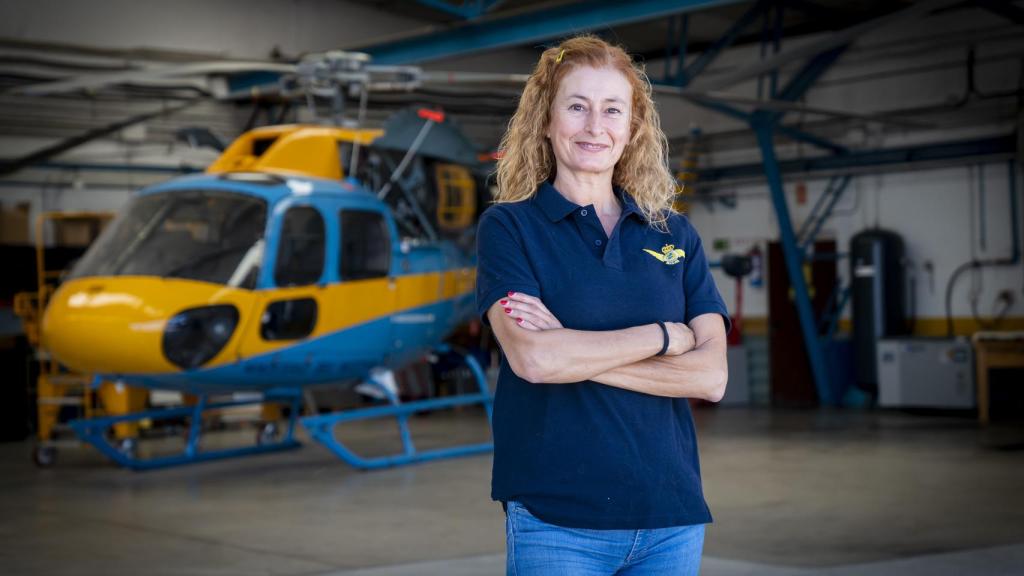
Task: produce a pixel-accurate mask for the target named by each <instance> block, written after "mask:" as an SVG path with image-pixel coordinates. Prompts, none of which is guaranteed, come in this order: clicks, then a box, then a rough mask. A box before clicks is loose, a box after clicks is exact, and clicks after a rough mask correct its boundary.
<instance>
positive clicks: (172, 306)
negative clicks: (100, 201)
mask: <svg viewBox="0 0 1024 576" xmlns="http://www.w3.org/2000/svg"><path fill="white" fill-rule="evenodd" d="M255 301H256V295H255V293H253V292H251V291H248V290H240V289H236V288H228V287H226V286H220V285H217V284H208V283H205V282H194V281H189V280H178V279H163V278H155V277H143V276H138V277H135V276H121V277H96V278H81V279H76V280H71V281H69V282H66V283H64V285H62V286H61V287H60V289H59V290H57V292H56V293H55V294H54V295H53V297H52V298H51V299H50V304H49V306H48V307H47V309H46V314H45V315H44V317H43V345H44V346H45V347H46V348H47V349H48V350H50V351H51V352H52V353H53V354H54V355H55V356H56V357H57V359H58V360H60V361H61V362H62V363H64V364H66V365H68V366H70V367H72V368H74V369H76V370H80V371H82V372H107V373H110V372H121V373H164V372H172V371H177V370H178V368H177V367H176V366H174V365H173V364H171V363H170V362H168V361H167V359H166V358H164V355H163V350H162V341H163V332H164V328H165V327H166V325H167V321H168V320H169V319H170V318H171V317H172V316H174V315H175V314H177V313H179V312H181V311H182V310H185V309H187V308H195V307H197V306H207V305H213V304H232V305H234V306H235V307H236V308H238V311H239V315H240V317H241V321H240V324H244V322H245V320H244V319H245V317H246V312H247V311H248V310H250V309H251V308H252V307H253V304H254V303H255ZM237 337H238V333H237V331H236V334H235V335H233V336H232V339H231V341H229V342H228V345H227V346H225V347H224V350H222V351H221V353H220V354H218V355H217V357H215V358H214V359H213V361H212V362H211V364H219V363H224V362H225V361H227V360H229V359H230V358H231V354H230V351H231V350H233V349H234V344H235V341H236V339H237Z"/></svg>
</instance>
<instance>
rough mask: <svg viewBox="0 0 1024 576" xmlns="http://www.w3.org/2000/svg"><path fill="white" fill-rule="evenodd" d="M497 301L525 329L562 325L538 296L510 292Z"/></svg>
mask: <svg viewBox="0 0 1024 576" xmlns="http://www.w3.org/2000/svg"><path fill="white" fill-rule="evenodd" d="M499 303H500V304H501V306H502V307H504V309H505V314H507V315H509V316H511V317H512V319H513V320H515V321H516V323H517V324H519V326H520V327H522V328H525V329H527V330H533V331H535V332H539V331H541V330H551V329H553V328H561V327H562V323H561V322H559V321H558V318H555V315H554V314H552V313H551V311H550V310H548V308H547V306H545V305H544V303H543V302H541V300H540V298H536V297H534V296H530V295H529V294H523V293H522V292H510V293H509V295H508V297H507V298H503V299H502V300H501V301H500V302H499Z"/></svg>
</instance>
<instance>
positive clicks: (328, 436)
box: [300, 344, 494, 469]
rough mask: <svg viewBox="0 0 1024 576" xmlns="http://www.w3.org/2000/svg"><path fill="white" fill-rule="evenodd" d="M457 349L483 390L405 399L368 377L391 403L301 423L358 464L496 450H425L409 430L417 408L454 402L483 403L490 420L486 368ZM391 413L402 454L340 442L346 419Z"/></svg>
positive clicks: (465, 447) (378, 464) (393, 463)
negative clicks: (363, 452) (372, 452)
mask: <svg viewBox="0 0 1024 576" xmlns="http://www.w3.org/2000/svg"><path fill="white" fill-rule="evenodd" d="M435 350H437V351H438V352H442V353H443V352H448V351H450V350H451V348H450V347H449V346H448V345H446V344H445V345H441V346H438V347H436V348H435ZM457 353H458V354H459V355H460V356H461V357H462V359H463V360H464V361H465V363H466V365H467V366H468V367H469V369H470V372H472V374H473V379H474V380H476V383H477V386H478V387H479V389H480V393H478V394H460V395H457V396H448V397H444V398H431V399H429V400H417V401H414V402H405V403H403V402H401V400H399V398H398V395H397V394H396V393H395V392H394V390H392V389H391V388H389V387H387V386H385V385H383V384H382V383H380V382H378V381H376V380H374V379H372V378H369V379H367V380H366V382H367V383H368V384H371V385H373V386H375V387H376V388H379V389H380V390H381V391H383V392H384V394H385V396H386V397H387V400H388V403H389V404H390V405H389V406H375V407H372V408H360V409H358V410H347V411H343V412H335V413H332V414H320V415H316V416H306V417H304V418H301V419H300V422H302V426H303V427H304V428H305V429H306V431H307V432H309V434H310V436H312V437H313V439H314V440H316V441H317V442H319V443H321V444H323V445H324V446H325V447H327V449H329V450H330V451H331V452H333V453H334V454H335V455H336V456H338V457H339V458H341V459H342V460H344V461H345V462H346V463H348V464H349V465H350V466H353V467H355V468H362V469H376V468H387V467H390V466H402V465H405V464H414V463H417V462H426V461H429V460H439V459H442V458H454V457H457V456H469V455H472V454H480V453H484V452H491V451H493V450H494V444H493V443H492V442H485V443H481V444H463V445H459V446H450V447H445V448H436V449H431V450H422V451H421V450H417V449H416V446H415V445H414V444H413V441H412V434H411V433H410V432H409V416H410V415H412V414H414V413H417V412H429V411H433V410H439V409H442V408H451V407H454V406H468V405H473V404H483V405H484V408H485V409H486V411H487V421H488V424H490V423H491V416H492V407H493V404H494V396H492V395H491V392H490V389H489V388H488V386H487V379H486V377H485V376H484V372H483V370H482V369H481V368H480V364H479V363H477V361H476V359H475V358H473V356H471V355H469V354H465V353H462V352H457ZM388 416H393V417H395V419H396V420H397V422H398V431H399V434H400V435H401V438H402V448H403V453H402V454H395V455H389V456H376V457H364V456H360V455H358V454H356V453H355V452H353V451H352V450H350V449H349V448H348V447H347V446H345V445H344V444H343V443H342V442H340V441H339V440H338V438H337V436H336V435H335V433H334V429H335V427H336V426H337V425H339V424H342V423H344V422H353V421H357V420H371V419H374V418H384V417H388Z"/></svg>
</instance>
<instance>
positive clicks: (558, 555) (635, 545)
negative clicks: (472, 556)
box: [505, 500, 704, 576]
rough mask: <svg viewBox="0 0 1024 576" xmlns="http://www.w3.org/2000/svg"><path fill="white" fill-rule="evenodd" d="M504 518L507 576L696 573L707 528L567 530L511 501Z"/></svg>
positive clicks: (702, 526) (674, 575) (633, 575)
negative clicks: (545, 520)
mask: <svg viewBox="0 0 1024 576" xmlns="http://www.w3.org/2000/svg"><path fill="white" fill-rule="evenodd" d="M507 514H508V516H507V517H506V519H505V538H506V552H507V558H506V571H507V574H508V576H536V575H541V574H544V575H547V574H557V575H559V576H598V575H602V576H611V575H613V574H615V575H619V576H639V575H644V576H646V575H652V576H654V575H665V576H667V575H672V576H676V575H692V576H696V575H697V573H698V572H699V571H700V555H701V549H702V548H703V546H704V525H703V524H696V525H693V526H673V527H670V528H653V529H645V530H590V529H584V528H565V527H562V526H556V525H554V524H548V523H547V522H544V521H543V520H541V519H540V518H537V517H536V516H534V515H533V514H531V513H530V511H529V510H527V509H526V507H525V506H523V505H522V504H520V503H519V502H516V501H514V500H510V501H509V502H508V510H507Z"/></svg>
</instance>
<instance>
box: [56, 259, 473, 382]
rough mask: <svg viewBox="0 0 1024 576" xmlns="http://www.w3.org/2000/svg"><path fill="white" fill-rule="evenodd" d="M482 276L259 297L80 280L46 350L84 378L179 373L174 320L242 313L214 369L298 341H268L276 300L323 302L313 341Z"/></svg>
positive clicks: (66, 297) (460, 290)
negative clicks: (207, 311)
mask: <svg viewBox="0 0 1024 576" xmlns="http://www.w3.org/2000/svg"><path fill="white" fill-rule="evenodd" d="M475 272H476V271H475V269H473V268H463V269H456V270H448V271H445V272H430V273H424V274H412V275H406V276H399V277H396V278H394V279H393V280H389V279H387V278H380V279H370V280H357V281H348V282H342V283H335V284H329V285H326V286H301V287H294V288H279V289H271V290H257V291H250V290H242V289H237V288H229V287H226V286H221V285H217V284H209V283H205V282H196V281H191V280H181V279H163V278H156V277H131V276H129V277H124V276H121V277H97V278H81V279H77V280H72V281H69V282H66V283H65V284H64V285H63V286H61V288H60V290H58V291H57V293H56V294H54V296H53V298H52V299H51V301H50V305H49V306H48V307H47V310H46V315H45V317H44V319H43V337H44V345H45V346H46V348H47V349H48V350H50V351H51V352H52V353H53V354H54V356H56V357H57V359H59V360H60V361H61V362H62V363H64V364H66V365H68V366H69V367H71V368H74V369H76V370H80V371H83V372H90V373H106V374H112V373H124V374H162V373H168V372H177V371H179V368H178V367H177V366H175V365H173V364H171V363H170V362H169V361H168V360H167V359H166V358H165V357H164V353H163V333H164V328H165V327H166V325H167V321H168V320H169V319H170V318H171V317H173V316H174V315H175V314H178V313H180V312H182V311H183V310H187V309H190V308H198V307H202V306H212V305H218V304H231V305H234V306H235V307H236V308H237V309H238V314H239V322H238V326H237V327H236V329H235V332H234V333H233V334H232V336H231V339H230V340H229V341H228V343H227V344H226V345H225V346H224V349H223V350H221V352H220V353H218V354H217V356H215V357H214V358H213V359H212V360H211V361H209V362H208V363H206V364H205V365H204V366H203V367H204V368H212V367H216V366H219V365H223V364H227V363H230V362H234V361H236V360H239V359H241V358H246V357H250V356H255V355H258V354H264V353H268V352H273V351H275V350H280V349H282V348H285V347H288V346H291V345H293V344H295V343H296V342H297V340H272V341H268V340H266V339H264V338H263V336H262V335H261V331H260V319H261V317H262V315H263V312H264V310H265V309H266V307H267V305H269V304H270V303H272V302H275V301H280V300H291V299H298V298H311V299H313V300H315V301H316V303H317V321H316V326H315V328H314V329H313V332H312V333H311V334H310V335H309V336H307V337H306V338H304V339H303V340H306V339H310V338H316V337H319V336H323V335H326V334H331V333H334V332H337V331H340V330H344V329H346V328H349V327H352V326H356V325H359V324H362V323H364V322H369V321H373V320H377V319H380V318H383V317H386V316H388V315H390V314H394V313H397V312H401V311H404V310H409V309H413V308H418V307H420V306H425V305H428V304H434V303H437V302H439V301H441V300H446V299H451V298H455V297H458V296H462V295H465V294H467V293H469V292H471V291H472V290H473V287H474V285H475V282H476V273H475Z"/></svg>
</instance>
